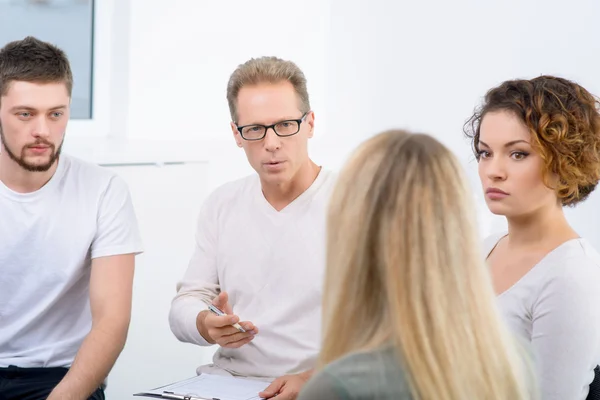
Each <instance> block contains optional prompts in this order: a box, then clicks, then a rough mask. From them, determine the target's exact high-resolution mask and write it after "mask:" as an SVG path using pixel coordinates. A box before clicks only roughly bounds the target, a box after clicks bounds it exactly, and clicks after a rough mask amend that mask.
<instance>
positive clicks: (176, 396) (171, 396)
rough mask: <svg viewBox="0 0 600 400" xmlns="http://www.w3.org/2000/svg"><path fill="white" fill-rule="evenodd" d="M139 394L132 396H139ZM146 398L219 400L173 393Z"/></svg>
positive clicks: (166, 392)
mask: <svg viewBox="0 0 600 400" xmlns="http://www.w3.org/2000/svg"><path fill="white" fill-rule="evenodd" d="M139 395H140V394H134V396H139ZM145 396H147V397H153V398H157V399H174V400H221V399H219V398H217V397H211V398H209V397H199V396H197V395H195V394H177V393H174V392H169V391H166V390H165V391H164V392H163V393H162V394H147V395H145Z"/></svg>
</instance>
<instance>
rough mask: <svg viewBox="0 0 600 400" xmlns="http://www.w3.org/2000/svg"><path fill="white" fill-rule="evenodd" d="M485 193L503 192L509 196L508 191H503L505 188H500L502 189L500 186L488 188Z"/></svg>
mask: <svg viewBox="0 0 600 400" xmlns="http://www.w3.org/2000/svg"><path fill="white" fill-rule="evenodd" d="M485 193H486V194H491V193H494V194H503V195H505V196H507V195H508V193H506V192H505V191H503V190H500V189H498V188H488V189H487V190H486V191H485Z"/></svg>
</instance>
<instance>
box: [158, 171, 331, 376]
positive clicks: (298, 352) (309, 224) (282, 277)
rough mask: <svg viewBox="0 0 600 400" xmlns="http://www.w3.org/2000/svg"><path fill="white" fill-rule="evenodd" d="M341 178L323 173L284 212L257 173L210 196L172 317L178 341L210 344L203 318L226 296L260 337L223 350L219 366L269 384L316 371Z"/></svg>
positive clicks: (217, 358)
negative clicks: (332, 202) (329, 225)
mask: <svg viewBox="0 0 600 400" xmlns="http://www.w3.org/2000/svg"><path fill="white" fill-rule="evenodd" d="M334 180H335V175H334V174H333V173H331V172H328V171H324V170H322V171H321V172H320V173H319V175H318V176H317V178H316V180H315V181H314V182H313V184H312V185H311V186H310V187H309V188H308V189H307V190H306V191H305V192H304V193H302V194H301V195H300V196H299V197H298V198H296V199H295V200H294V201H293V202H292V203H290V204H289V205H288V206H287V207H285V208H284V209H283V210H281V211H279V212H278V211H276V210H275V209H274V208H273V207H272V206H271V205H270V204H269V203H268V202H267V200H266V199H265V197H264V195H263V193H262V190H261V185H260V180H259V178H258V176H257V175H252V176H249V177H247V178H244V179H241V180H237V181H234V182H231V183H228V184H225V185H224V186H222V187H220V188H219V189H217V190H216V191H215V192H214V193H212V194H211V195H210V196H209V198H208V199H207V201H206V202H205V204H204V205H203V207H202V210H201V212H200V217H199V220H198V221H199V222H198V229H197V234H196V247H195V250H194V254H193V256H192V259H191V261H190V263H189V267H188V270H187V272H186V274H185V276H184V278H183V280H181V281H180V282H179V283H178V285H177V290H178V293H177V295H176V297H175V299H174V300H173V304H172V308H171V313H170V317H169V321H170V325H171V329H172V331H173V333H174V334H175V336H176V337H177V338H179V340H182V341H185V342H190V343H196V344H199V345H203V346H206V345H208V343H207V342H206V341H205V340H204V338H203V337H202V336H201V335H200V334H199V332H198V330H197V329H196V316H197V315H198V313H199V312H200V311H202V310H206V304H208V303H210V302H211V301H212V300H213V298H214V297H215V296H217V294H218V291H219V290H222V291H226V292H227V293H228V295H229V302H230V304H231V305H232V308H233V312H234V313H235V314H236V315H238V316H239V317H240V319H241V320H242V321H251V322H253V323H254V324H255V325H256V327H257V328H258V330H259V332H258V334H257V335H256V336H255V338H254V339H253V340H252V341H251V342H250V343H248V344H246V345H244V346H242V347H241V348H239V349H225V348H219V349H218V350H217V352H216V354H215V356H214V358H213V361H214V364H215V365H216V367H217V368H219V369H220V370H224V371H225V372H228V373H230V374H232V375H241V376H247V377H252V378H266V380H269V379H273V378H276V377H279V376H281V375H285V374H292V373H299V372H302V371H306V370H308V369H311V368H313V367H314V366H315V362H316V357H317V355H318V352H319V347H320V331H321V293H322V285H323V274H324V271H325V245H326V243H325V240H326V239H325V224H326V212H327V205H328V202H329V196H330V192H331V189H332V188H333V184H334ZM199 371H206V370H202V367H201V368H199ZM211 372H213V373H214V372H215V371H213V370H211Z"/></svg>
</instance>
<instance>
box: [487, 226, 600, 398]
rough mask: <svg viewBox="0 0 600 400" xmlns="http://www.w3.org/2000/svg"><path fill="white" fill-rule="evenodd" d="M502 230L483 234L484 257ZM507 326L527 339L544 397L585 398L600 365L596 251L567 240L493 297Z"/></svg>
mask: <svg viewBox="0 0 600 400" xmlns="http://www.w3.org/2000/svg"><path fill="white" fill-rule="evenodd" d="M503 236H505V233H501V234H495V235H492V236H490V237H488V238H487V239H486V240H485V243H484V251H485V253H484V254H485V255H486V257H487V256H489V254H490V252H491V251H492V250H493V249H494V247H496V244H497V243H498V241H499V240H500V239H501V238H502V237H503ZM498 302H499V306H500V308H501V311H502V313H503V314H504V317H505V320H506V322H507V323H508V325H509V327H510V328H511V329H512V330H513V332H515V333H516V334H517V335H520V336H521V337H523V338H525V339H526V340H528V341H529V342H530V343H532V348H533V352H534V357H535V360H534V362H535V365H536V368H537V370H538V377H539V379H540V381H539V386H540V388H541V391H542V398H543V399H544V400H566V399H569V400H584V399H585V398H586V396H587V394H588V390H589V385H590V383H591V382H592V380H593V379H594V371H593V370H594V368H595V367H596V365H598V364H600V255H599V254H598V253H597V252H596V251H595V250H594V249H593V248H592V246H591V245H590V244H589V243H588V242H587V241H586V240H585V239H572V240H569V241H567V242H565V243H563V244H562V245H560V246H559V247H557V248H556V249H554V250H553V251H551V252H550V253H548V254H547V255H546V256H545V257H544V258H543V259H542V260H541V261H540V262H539V263H538V264H536V265H535V266H534V267H533V268H532V269H531V270H530V271H529V272H528V273H527V274H525V276H523V277H522V278H521V279H520V280H519V281H517V282H516V283H515V284H514V285H513V286H512V287H510V288H509V289H508V290H506V291H505V292H503V293H501V294H500V295H499V296H498Z"/></svg>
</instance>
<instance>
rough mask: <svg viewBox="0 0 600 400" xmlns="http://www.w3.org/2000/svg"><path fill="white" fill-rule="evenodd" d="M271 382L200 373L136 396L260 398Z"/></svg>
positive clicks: (190, 399) (194, 399)
mask: <svg viewBox="0 0 600 400" xmlns="http://www.w3.org/2000/svg"><path fill="white" fill-rule="evenodd" d="M267 386H269V382H265V381H259V380H254V379H247V378H237V377H233V376H221V375H213V374H200V375H198V376H195V377H193V378H189V379H186V380H183V381H179V382H175V383H172V384H169V385H165V386H160V387H158V388H155V389H151V390H148V391H146V392H140V393H135V394H134V396H142V397H150V398H155V399H172V400H260V399H261V398H260V397H259V396H258V393H260V392H262V391H263V390H265V389H266V388H267Z"/></svg>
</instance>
